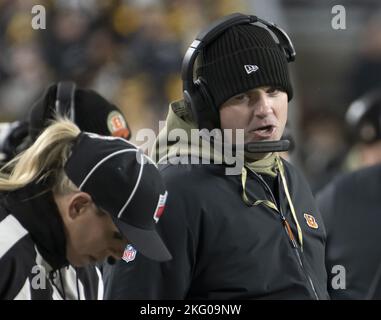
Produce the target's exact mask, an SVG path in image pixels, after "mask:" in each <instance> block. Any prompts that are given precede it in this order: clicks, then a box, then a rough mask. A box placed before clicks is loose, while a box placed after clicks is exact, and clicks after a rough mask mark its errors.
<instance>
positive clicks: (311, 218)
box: [304, 213, 319, 229]
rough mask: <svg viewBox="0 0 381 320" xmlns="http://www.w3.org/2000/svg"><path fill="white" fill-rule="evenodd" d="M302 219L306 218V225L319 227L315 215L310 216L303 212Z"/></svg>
mask: <svg viewBox="0 0 381 320" xmlns="http://www.w3.org/2000/svg"><path fill="white" fill-rule="evenodd" d="M304 219H306V222H307V225H308V226H309V227H310V228H312V229H317V228H319V225H318V224H317V222H316V220H315V217H314V216H311V215H310V214H307V213H305V214H304Z"/></svg>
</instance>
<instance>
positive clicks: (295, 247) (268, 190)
mask: <svg viewBox="0 0 381 320" xmlns="http://www.w3.org/2000/svg"><path fill="white" fill-rule="evenodd" d="M250 171H251V172H252V173H254V175H255V176H256V177H257V178H258V179H259V181H260V182H261V183H262V184H263V186H264V187H265V189H266V190H267V192H268V193H269V194H270V196H271V198H272V200H273V202H274V204H275V205H277V206H278V208H279V213H280V217H281V219H282V221H283V223H285V222H286V217H285V216H284V214H283V210H282V207H281V206H280V205H279V204H278V203H277V201H276V200H275V196H274V194H273V193H272V191H271V189H270V187H269V186H268V185H267V183H266V181H265V180H263V178H262V177H261V176H260V175H259V174H257V173H256V172H254V171H252V170H250ZM278 185H279V175H278ZM290 240H291V243H292V246H293V249H294V250H295V254H296V257H297V259H298V262H299V265H300V267H301V269H302V270H303V273H304V275H305V276H306V278H307V281H308V283H309V284H310V286H311V289H312V291H313V293H314V295H315V299H316V300H320V299H319V296H318V294H317V292H316V289H315V286H314V284H313V282H312V279H311V277H310V275H309V274H308V272H307V270H306V269H305V267H304V264H303V262H302V259H301V257H300V254H299V250H298V245H297V243H296V241H295V239H291V238H290Z"/></svg>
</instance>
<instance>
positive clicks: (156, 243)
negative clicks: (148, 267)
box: [113, 218, 172, 261]
mask: <svg viewBox="0 0 381 320" xmlns="http://www.w3.org/2000/svg"><path fill="white" fill-rule="evenodd" d="M113 220H114V223H115V225H116V226H117V227H118V228H119V230H120V231H121V232H122V234H123V235H124V236H125V237H126V238H127V239H128V241H129V242H130V244H131V245H132V246H133V247H134V248H135V249H136V250H137V251H138V252H140V253H141V254H143V255H144V256H145V257H147V258H149V259H152V260H156V261H168V260H171V259H172V255H171V254H170V252H169V251H168V249H167V247H166V245H165V244H164V242H163V240H162V239H161V237H160V236H159V234H158V233H157V232H156V231H155V230H147V229H141V228H138V227H135V226H132V225H130V224H128V223H126V222H123V221H121V220H120V219H117V218H113Z"/></svg>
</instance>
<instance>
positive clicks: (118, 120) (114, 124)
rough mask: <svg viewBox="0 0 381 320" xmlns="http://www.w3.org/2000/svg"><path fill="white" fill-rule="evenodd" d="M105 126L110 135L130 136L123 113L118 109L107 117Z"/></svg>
mask: <svg viewBox="0 0 381 320" xmlns="http://www.w3.org/2000/svg"><path fill="white" fill-rule="evenodd" d="M107 127H108V129H109V130H110V133H111V135H113V136H114V137H121V138H124V139H128V138H129V137H130V129H129V128H128V126H127V123H126V121H125V120H124V118H123V115H122V114H121V113H120V112H118V111H112V112H110V113H109V115H108V117H107Z"/></svg>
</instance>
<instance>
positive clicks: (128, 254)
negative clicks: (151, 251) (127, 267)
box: [122, 244, 136, 263]
mask: <svg viewBox="0 0 381 320" xmlns="http://www.w3.org/2000/svg"><path fill="white" fill-rule="evenodd" d="M135 257H136V250H135V249H134V247H133V246H132V245H130V244H128V245H127V247H126V249H124V252H123V257H122V259H123V260H124V261H126V262H127V263H128V262H130V261H133V260H135Z"/></svg>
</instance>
